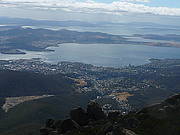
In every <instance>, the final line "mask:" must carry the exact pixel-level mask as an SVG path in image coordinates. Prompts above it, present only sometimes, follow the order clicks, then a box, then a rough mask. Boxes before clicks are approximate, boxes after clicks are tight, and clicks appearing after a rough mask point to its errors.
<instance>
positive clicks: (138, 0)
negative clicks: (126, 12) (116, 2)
mask: <svg viewBox="0 0 180 135" xmlns="http://www.w3.org/2000/svg"><path fill="white" fill-rule="evenodd" d="M122 1H126V2H150V0H122Z"/></svg>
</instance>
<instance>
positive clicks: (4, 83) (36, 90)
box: [0, 70, 74, 97]
mask: <svg viewBox="0 0 180 135" xmlns="http://www.w3.org/2000/svg"><path fill="white" fill-rule="evenodd" d="M0 76H1V77H0V97H11V96H14V97H15V96H35V95H44V94H52V95H56V94H64V93H71V92H72V91H74V89H73V81H72V80H70V79H67V78H66V77H65V76H64V75H62V74H55V75H44V74H40V73H33V72H20V71H9V70H0Z"/></svg>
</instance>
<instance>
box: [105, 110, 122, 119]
mask: <svg viewBox="0 0 180 135" xmlns="http://www.w3.org/2000/svg"><path fill="white" fill-rule="evenodd" d="M119 115H120V113H119V112H109V113H108V119H117V117H119Z"/></svg>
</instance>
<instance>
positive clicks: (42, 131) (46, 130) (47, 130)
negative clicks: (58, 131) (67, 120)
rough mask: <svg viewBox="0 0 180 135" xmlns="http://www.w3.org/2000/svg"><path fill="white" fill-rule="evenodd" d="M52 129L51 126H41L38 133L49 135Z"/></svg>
mask: <svg viewBox="0 0 180 135" xmlns="http://www.w3.org/2000/svg"><path fill="white" fill-rule="evenodd" d="M52 131H53V129H52V128H41V129H40V135H49V134H50V133H51V132H52Z"/></svg>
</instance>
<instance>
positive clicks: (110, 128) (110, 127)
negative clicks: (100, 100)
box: [97, 122, 113, 135]
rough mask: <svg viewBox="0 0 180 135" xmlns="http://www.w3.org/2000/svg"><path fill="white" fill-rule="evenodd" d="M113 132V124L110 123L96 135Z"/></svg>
mask: <svg viewBox="0 0 180 135" xmlns="http://www.w3.org/2000/svg"><path fill="white" fill-rule="evenodd" d="M112 130H113V124H112V123H111V122H108V123H106V124H105V125H104V126H103V127H102V128H101V130H100V132H99V133H98V134H97V135H106V134H108V133H110V132H112Z"/></svg>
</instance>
